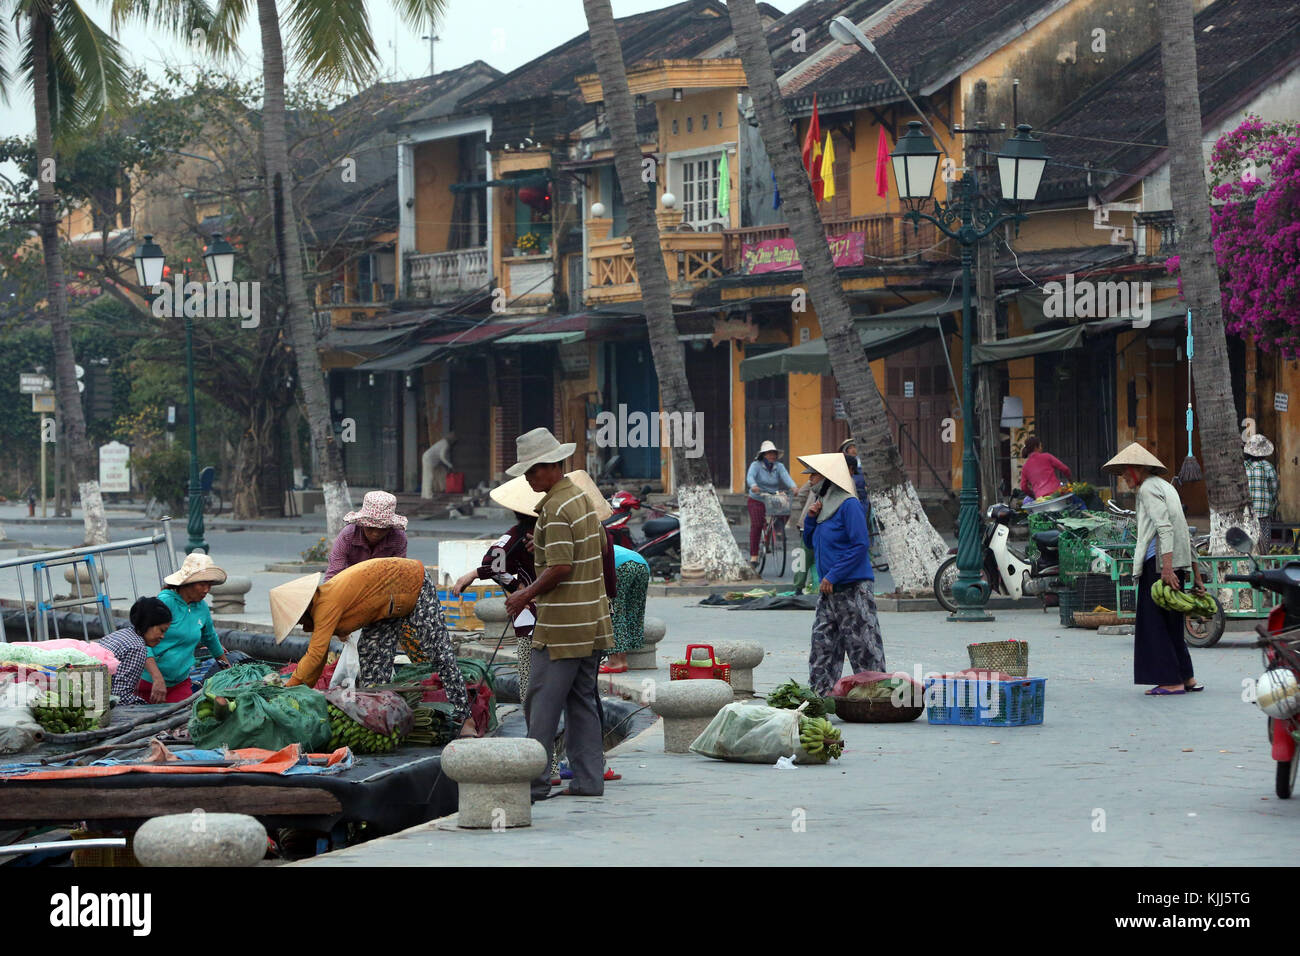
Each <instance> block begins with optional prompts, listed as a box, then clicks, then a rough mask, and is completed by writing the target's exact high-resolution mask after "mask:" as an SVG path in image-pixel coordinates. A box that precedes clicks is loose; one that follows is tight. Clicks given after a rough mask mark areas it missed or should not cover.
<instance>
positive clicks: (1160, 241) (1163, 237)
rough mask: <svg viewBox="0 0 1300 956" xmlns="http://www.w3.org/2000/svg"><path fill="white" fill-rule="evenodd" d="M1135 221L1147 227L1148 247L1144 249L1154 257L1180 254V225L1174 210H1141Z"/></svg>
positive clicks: (1134, 218) (1148, 254)
mask: <svg viewBox="0 0 1300 956" xmlns="http://www.w3.org/2000/svg"><path fill="white" fill-rule="evenodd" d="M1133 223H1134V225H1137V226H1145V227H1146V247H1145V248H1144V249H1143V250H1142V251H1143V252H1144V253H1145V254H1146V255H1147V256H1149V257H1151V258H1152V259H1160V260H1164V259H1168V258H1169V257H1170V256H1175V255H1177V254H1178V232H1179V230H1178V226H1177V223H1176V222H1175V221H1174V214H1173V211H1172V210H1169V209H1160V210H1156V211H1154V212H1140V213H1138V214H1137V215H1135V216H1134V217H1133Z"/></svg>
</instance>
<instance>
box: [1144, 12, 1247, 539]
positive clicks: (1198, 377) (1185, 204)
mask: <svg viewBox="0 0 1300 956" xmlns="http://www.w3.org/2000/svg"><path fill="white" fill-rule="evenodd" d="M1159 17H1160V59H1161V63H1162V66H1163V69H1164V77H1165V126H1166V128H1167V130H1168V134H1169V159H1170V171H1169V195H1170V198H1171V199H1172V200H1173V207H1174V218H1175V220H1176V221H1177V223H1178V224H1179V225H1180V226H1181V228H1182V233H1181V235H1180V237H1179V240H1178V251H1179V256H1180V269H1181V272H1182V279H1183V298H1184V299H1186V300H1187V304H1188V307H1189V308H1190V309H1191V310H1192V336H1193V342H1194V354H1193V358H1192V375H1193V379H1194V381H1195V383H1196V414H1197V418H1198V422H1199V425H1200V429H1201V455H1202V457H1203V459H1204V465H1205V470H1204V473H1205V486H1206V493H1207V495H1208V497H1209V500H1210V550H1211V551H1212V552H1213V553H1215V554H1228V553H1231V551H1232V549H1231V548H1229V547H1228V546H1227V543H1226V541H1225V540H1224V534H1225V533H1226V531H1227V530H1228V528H1230V527H1232V526H1233V525H1239V526H1240V527H1242V528H1243V529H1244V530H1245V531H1246V532H1247V533H1249V534H1250V536H1251V537H1252V538H1258V537H1259V524H1258V521H1257V519H1256V517H1255V515H1254V514H1253V512H1252V511H1251V507H1250V496H1249V494H1248V492H1247V486H1246V472H1245V469H1244V468H1243V466H1242V460H1241V438H1240V436H1239V435H1238V432H1237V424H1236V422H1237V407H1236V404H1235V402H1234V401H1233V397H1232V373H1231V370H1230V369H1229V367H1228V343H1227V339H1226V337H1225V336H1224V331H1223V298H1222V294H1221V293H1220V291H1219V270H1218V266H1217V264H1216V263H1215V260H1214V246H1213V243H1212V240H1211V235H1210V190H1209V185H1208V183H1207V182H1206V179H1205V157H1204V154H1203V153H1202V151H1201V94H1200V88H1199V86H1198V84H1197V75H1196V40H1195V33H1194V32H1193V27H1192V4H1191V0H1159ZM1177 461H1181V459H1177ZM1176 463H1177V462H1175V463H1173V464H1171V465H1170V470H1171V471H1174V470H1177V469H1176V467H1175V465H1176Z"/></svg>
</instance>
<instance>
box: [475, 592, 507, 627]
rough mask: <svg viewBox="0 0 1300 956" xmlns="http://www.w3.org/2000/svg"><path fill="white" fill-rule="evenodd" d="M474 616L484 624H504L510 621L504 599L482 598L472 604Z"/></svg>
mask: <svg viewBox="0 0 1300 956" xmlns="http://www.w3.org/2000/svg"><path fill="white" fill-rule="evenodd" d="M474 616H475V617H477V618H478V619H479V620H480V621H482V622H483V623H484V624H504V623H505V622H506V621H508V620H510V615H509V614H507V613H506V599H505V598H483V599H482V600H480V601H475V602H474Z"/></svg>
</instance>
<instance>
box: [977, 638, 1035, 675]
mask: <svg viewBox="0 0 1300 956" xmlns="http://www.w3.org/2000/svg"><path fill="white" fill-rule="evenodd" d="M966 653H967V654H968V655H970V666H971V667H973V668H975V669H976V670H981V671H1001V672H1002V673H1004V674H1010V675H1011V676H1012V677H1028V676H1029V642H1028V641H986V642H984V643H982V644H967V645H966Z"/></svg>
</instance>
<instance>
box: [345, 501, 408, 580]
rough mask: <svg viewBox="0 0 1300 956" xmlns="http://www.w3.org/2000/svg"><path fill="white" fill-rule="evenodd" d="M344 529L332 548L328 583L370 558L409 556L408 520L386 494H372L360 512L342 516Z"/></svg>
mask: <svg viewBox="0 0 1300 956" xmlns="http://www.w3.org/2000/svg"><path fill="white" fill-rule="evenodd" d="M343 522H344V524H343V530H342V531H340V532H339V536H338V537H337V538H335V539H334V547H332V548H330V561H329V566H328V567H327V568H326V570H325V580H326V581H328V580H329V579H330V578H332V577H334V575H336V574H338V573H339V572H340V571H342V570H343V569H344V568H350V567H352V565H354V564H360V563H361V562H362V561H369V560H370V559H371V558H404V557H406V518H404V517H403V516H402V515H399V514H398V513H397V499H396V498H395V497H394V496H392V495H390V494H389V493H388V492H386V491H372V492H370V493H369V494H367V495H366V497H365V498H364V499H363V500H362V502H361V510H360V511H352V512H349V513H348V514H346V515H344V516H343Z"/></svg>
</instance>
